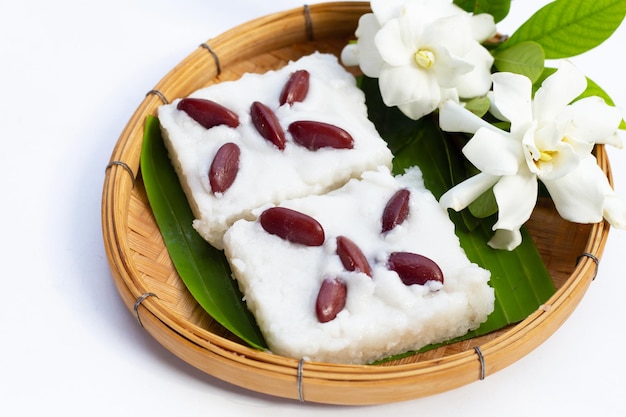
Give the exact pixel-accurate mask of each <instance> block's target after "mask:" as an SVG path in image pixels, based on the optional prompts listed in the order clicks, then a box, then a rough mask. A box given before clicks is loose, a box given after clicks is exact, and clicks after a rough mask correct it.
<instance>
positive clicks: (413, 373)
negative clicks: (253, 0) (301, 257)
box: [102, 2, 612, 405]
mask: <svg viewBox="0 0 626 417" xmlns="http://www.w3.org/2000/svg"><path fill="white" fill-rule="evenodd" d="M369 10H370V9H369V4H368V3H366V2H356V3H355V2H332V3H322V4H315V5H312V6H304V7H302V8H297V9H292V10H288V11H285V12H281V13H276V14H272V15H268V16H264V17H261V18H258V19H255V20H253V21H250V22H248V23H245V24H243V25H240V26H238V27H236V28H233V29H231V30H229V31H227V32H225V33H223V34H222V35H219V36H218V37H216V38H214V39H210V40H209V41H207V42H205V43H203V44H201V45H200V46H199V47H198V48H197V49H196V50H194V51H193V52H192V53H191V54H190V55H189V56H188V57H186V58H185V59H184V60H183V61H182V62H181V63H180V64H178V65H177V66H176V67H174V68H173V69H172V70H171V71H170V72H169V73H168V74H167V75H166V76H165V77H164V78H163V79H162V80H161V81H160V82H159V83H158V84H157V85H156V86H155V88H154V89H153V90H152V91H150V92H148V94H147V95H146V97H145V98H144V99H143V101H142V102H141V103H140V105H139V107H138V108H137V110H136V111H135V112H134V114H133V115H132V117H131V118H130V120H129V122H128V124H127V125H126V127H125V129H124V130H123V131H122V133H121V135H120V138H119V140H118V142H117V143H116V145H115V147H114V149H113V151H112V155H111V159H110V163H109V165H108V166H107V169H106V176H105V181H104V187H103V194H102V230H103V238H104V242H105V250H106V253H107V258H108V261H109V265H110V268H111V272H112V276H113V281H114V283H115V285H116V288H117V290H118V292H119V294H120V296H121V298H122V300H123V302H124V304H125V305H126V306H127V308H128V309H129V310H130V312H131V313H132V314H134V315H136V317H137V319H138V322H139V324H140V325H141V326H142V327H144V328H145V330H146V331H148V333H149V334H150V335H151V336H152V337H154V338H155V339H156V340H157V341H158V342H159V343H161V344H162V345H163V346H164V347H165V348H166V349H168V350H170V351H171V352H172V353H174V354H175V355H177V356H178V357H180V358H181V359H182V360H184V361H186V362H188V363H190V364H191V365H193V366H195V367H196V368H198V369H200V370H202V371H204V372H206V373H208V374H210V375H212V376H214V377H217V378H219V379H222V380H224V381H227V382H230V383H232V384H234V385H237V386H240V387H243V388H246V389H250V390H253V391H256V392H260V393H264V394H269V395H273V396H278V397H284V398H291V399H296V400H300V401H310V402H319V403H329V404H346V405H348V404H353V405H356V404H379V403H389V402H396V401H404V400H408V399H414V398H420V397H424V396H428V395H433V394H437V393H441V392H444V391H447V390H451V389H454V388H457V387H460V386H463V385H466V384H469V383H471V382H474V381H477V380H481V379H483V378H485V377H488V376H489V375H491V374H493V373H495V372H497V371H499V370H501V369H503V368H505V367H506V366H508V365H510V364H512V363H514V362H515V361H517V360H519V359H520V358H521V357H523V356H525V355H526V354H528V353H529V352H531V351H532V350H533V349H535V348H536V347H537V346H539V345H540V344H541V343H542V342H544V341H545V340H546V339H547V338H549V337H550V336H551V335H552V334H553V333H554V332H555V331H556V330H557V329H558V328H559V327H560V326H561V324H562V323H563V322H565V320H567V318H568V317H569V315H570V314H571V313H572V312H573V310H574V309H575V307H576V306H577V305H578V303H579V302H580V300H581V299H582V297H583V295H584V293H585V292H586V290H587V288H588V287H589V285H590V283H591V282H592V280H593V279H594V278H595V276H596V273H597V268H598V262H599V259H600V257H601V254H602V252H603V250H604V246H605V244H606V240H607V237H608V231H609V226H608V224H607V223H606V222H601V223H597V224H594V225H584V226H583V225H573V224H569V223H567V222H563V221H561V222H558V224H559V227H560V229H561V230H565V233H567V234H568V235H573V236H577V238H576V239H577V241H578V242H579V243H577V244H576V245H574V246H575V247H573V248H571V249H570V248H565V250H564V251H565V252H566V253H565V254H562V253H561V252H559V251H554V253H553V251H552V249H550V250H546V251H545V253H544V252H542V256H545V257H544V260H545V261H546V264H547V265H548V269H549V270H550V271H551V272H554V275H555V276H556V277H558V278H555V282H556V281H557V279H558V283H557V287H558V290H557V292H556V293H555V294H554V295H553V296H552V297H551V298H550V299H549V300H548V301H547V302H546V303H545V304H544V306H543V307H542V308H540V309H538V310H537V311H535V312H534V313H533V314H531V315H530V316H529V317H528V318H527V319H525V320H524V321H522V322H520V323H518V324H516V325H513V326H510V327H509V328H507V329H503V330H502V331H499V332H496V333H494V334H492V335H489V336H488V337H481V338H477V339H472V340H470V341H467V342H465V343H464V344H463V345H462V346H460V347H457V348H455V349H457V350H456V351H449V350H443V351H441V352H435V353H434V354H429V355H425V356H424V355H422V356H419V355H416V356H414V357H410V358H408V359H407V360H404V361H401V362H399V363H392V364H390V365H383V366H361V365H336V364H324V363H309V362H307V363H304V362H301V361H298V360H295V359H291V358H285V357H281V356H277V355H272V354H269V353H265V352H259V351H256V350H254V349H251V348H249V347H247V346H245V345H244V344H242V343H239V342H238V341H237V340H236V339H235V338H234V337H230V336H228V335H224V334H223V333H221V332H213V331H211V330H209V329H207V328H204V327H202V326H199V325H197V323H195V322H191V321H190V319H189V318H188V317H187V316H185V315H182V314H179V312H178V310H175V309H173V308H172V305H171V304H169V303H168V302H166V301H165V297H166V296H170V294H168V293H157V292H153V288H152V287H153V282H152V281H151V279H152V277H151V276H149V275H150V274H147V273H146V272H145V270H143V269H142V268H144V266H143V262H144V258H145V257H146V256H147V255H146V253H148V252H150V253H152V252H155V251H159V250H160V251H161V253H162V250H163V249H164V248H163V245H162V242H161V246H160V247H159V244H158V243H156V244H153V243H146V242H143V240H142V241H141V242H139V243H138V242H137V239H138V238H137V234H139V235H142V236H140V237H139V239H142V238H143V237H146V239H147V235H149V234H151V235H154V234H156V235H158V228H157V229H156V230H155V225H154V222H153V219H152V218H151V213H149V212H147V213H140V214H134V212H135V211H137V210H138V209H137V207H139V209H142V208H143V209H145V204H146V203H145V196H143V194H142V187H143V184H142V182H141V177H140V174H139V172H140V169H139V158H140V153H141V142H142V137H143V127H144V121H145V119H146V117H147V116H148V115H156V109H157V108H158V106H159V105H161V104H162V103H163V102H166V101H171V100H173V99H174V98H176V97H183V96H186V95H188V94H190V93H191V92H192V91H194V90H196V89H198V88H201V87H204V86H206V85H209V84H212V83H216V82H220V81H223V80H226V79H229V78H232V77H235V76H237V75H241V74H240V73H229V69H230V68H234V67H236V68H237V70H238V71H246V70H248V69H250V70H252V71H257V72H261V71H264V70H267V69H271V68H273V67H274V66H276V65H277V62H283V63H284V62H286V61H287V60H288V59H292V58H293V57H295V56H297V55H298V54H301V52H304V51H305V50H307V48H309V49H311V48H316V49H320V47H321V48H322V49H323V48H330V49H331V50H334V51H335V52H336V49H337V46H338V45H343V44H345V42H347V41H348V40H349V39H350V38H351V37H352V36H353V34H354V30H355V28H356V26H357V22H358V19H359V18H360V16H361V15H363V14H364V13H367V12H369ZM251 34H254V35H251ZM260 57H261V58H260ZM249 62H253V63H254V64H253V65H248V63H249ZM596 156H597V160H598V164H599V166H600V167H601V168H602V169H603V171H604V172H605V173H606V174H607V176H608V178H609V180H610V182H611V184H612V176H611V169H610V164H609V160H608V156H607V154H606V152H605V150H604V148H603V147H602V146H598V147H597V149H596ZM142 198H143V200H142ZM546 216H547V217H546ZM546 218H549V219H553V218H554V209H553V208H552V207H550V206H549V203H548V204H547V205H545V206H542V207H539V209H538V210H537V211H536V213H535V214H533V218H532V219H531V221H530V222H529V230H530V231H531V235H533V238H537V239H538V240H539V243H538V246H539V245H540V244H541V242H544V241H545V242H548V243H546V244H544V247H545V248H549V247H552V246H555V245H552V244H551V243H552V242H553V241H555V240H557V241H558V240H559V237H554V236H553V235H551V233H552V231H553V230H552V229H553V227H552V225H553V224H554V223H555V222H553V221H551V220H550V223H547V222H546ZM137 221H139V222H140V226H137V225H136V224H131V223H132V222H137ZM544 223H545V224H550V225H551V228H550V229H548V231H547V233H548V235H547V236H543V235H542V233H546V227H545V224H544ZM138 229H141V230H139V232H138ZM555 233H563V232H562V231H558V232H555ZM144 235H145V236H144ZM559 236H560V235H559ZM551 239H552V240H551ZM581 239H582V240H581ZM157 240H158V237H157ZM141 245H143V246H141ZM138 247H139V249H138ZM540 251H541V248H540ZM572 251H574V252H572ZM144 252H145V253H144ZM155 256H156V255H155ZM158 256H163V255H162V254H161V255H158ZM572 260H574V261H572ZM160 262H165V261H163V260H162V259H161V260H160ZM568 262H569V263H570V264H571V263H572V262H575V263H574V264H573V265H574V266H569V264H568ZM161 272H163V273H164V274H165V275H166V276H167V277H166V278H167V279H168V280H170V281H173V282H174V287H176V288H180V285H181V283H180V279H178V278H177V276H176V275H175V271H171V270H170V271H167V270H166V271H161ZM176 291H178V289H174V290H173V292H174V293H175V292H176ZM180 291H181V292H184V289H180ZM187 307H188V308H189V306H187Z"/></svg>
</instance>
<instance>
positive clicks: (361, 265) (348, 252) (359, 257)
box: [337, 236, 372, 277]
mask: <svg viewBox="0 0 626 417" xmlns="http://www.w3.org/2000/svg"><path fill="white" fill-rule="evenodd" d="M337 255H339V259H341V263H342V264H343V267H344V268H346V269H347V270H348V271H357V272H363V273H364V274H366V275H369V276H370V277H371V276H372V267H371V266H370V263H369V262H368V261H367V258H366V257H365V255H364V254H363V252H362V251H361V249H360V248H359V247H358V246H357V245H356V243H354V242H353V241H352V240H350V239H348V238H347V237H345V236H339V237H337Z"/></svg>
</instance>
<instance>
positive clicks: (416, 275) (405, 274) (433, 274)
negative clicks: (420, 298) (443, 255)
mask: <svg viewBox="0 0 626 417" xmlns="http://www.w3.org/2000/svg"><path fill="white" fill-rule="evenodd" d="M387 267H388V268H389V269H390V270H392V271H395V272H396V273H397V274H398V276H399V277H400V279H401V280H402V282H403V283H404V284H405V285H413V284H418V285H424V284H426V282H428V281H439V282H441V283H442V284H443V272H442V271H441V268H439V265H437V263H435V261H433V260H432V259H430V258H427V257H426V256H423V255H418V254H416V253H411V252H394V253H392V254H391V255H389V259H388V261H387Z"/></svg>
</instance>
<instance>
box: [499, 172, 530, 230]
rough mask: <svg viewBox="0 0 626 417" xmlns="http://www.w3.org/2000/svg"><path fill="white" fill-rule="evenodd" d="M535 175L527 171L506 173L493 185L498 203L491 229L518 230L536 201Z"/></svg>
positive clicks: (528, 217) (528, 216)
mask: <svg viewBox="0 0 626 417" xmlns="http://www.w3.org/2000/svg"><path fill="white" fill-rule="evenodd" d="M538 188H539V187H538V184H537V177H536V176H534V175H532V174H530V173H528V174H523V175H507V176H504V177H502V178H501V179H500V181H498V183H497V184H496V185H495V186H494V187H493V193H494V195H495V197H496V202H497V203H498V221H497V222H496V224H495V225H494V226H493V229H494V230H496V229H506V230H511V231H512V230H518V229H519V228H520V227H522V225H523V224H524V223H526V221H527V220H528V219H530V215H531V214H532V212H533V209H534V208H535V204H536V203H537V192H538Z"/></svg>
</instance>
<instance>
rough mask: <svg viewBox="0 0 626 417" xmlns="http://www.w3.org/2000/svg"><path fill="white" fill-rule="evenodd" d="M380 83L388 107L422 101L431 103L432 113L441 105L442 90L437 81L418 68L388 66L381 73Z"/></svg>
mask: <svg viewBox="0 0 626 417" xmlns="http://www.w3.org/2000/svg"><path fill="white" fill-rule="evenodd" d="M378 83H379V88H380V92H381V94H382V97H383V101H384V102H385V104H386V105H387V106H397V105H399V104H405V103H408V102H411V101H420V102H424V103H429V105H428V107H429V108H430V111H429V112H431V111H433V110H434V109H435V108H436V107H437V105H438V104H439V100H440V91H439V90H440V88H439V84H437V80H436V79H434V78H433V77H430V74H429V73H428V72H426V71H421V70H420V69H418V68H415V67H388V66H387V67H385V68H384V69H383V70H382V71H381V73H380V77H379V80H378ZM433 106H434V107H433Z"/></svg>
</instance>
